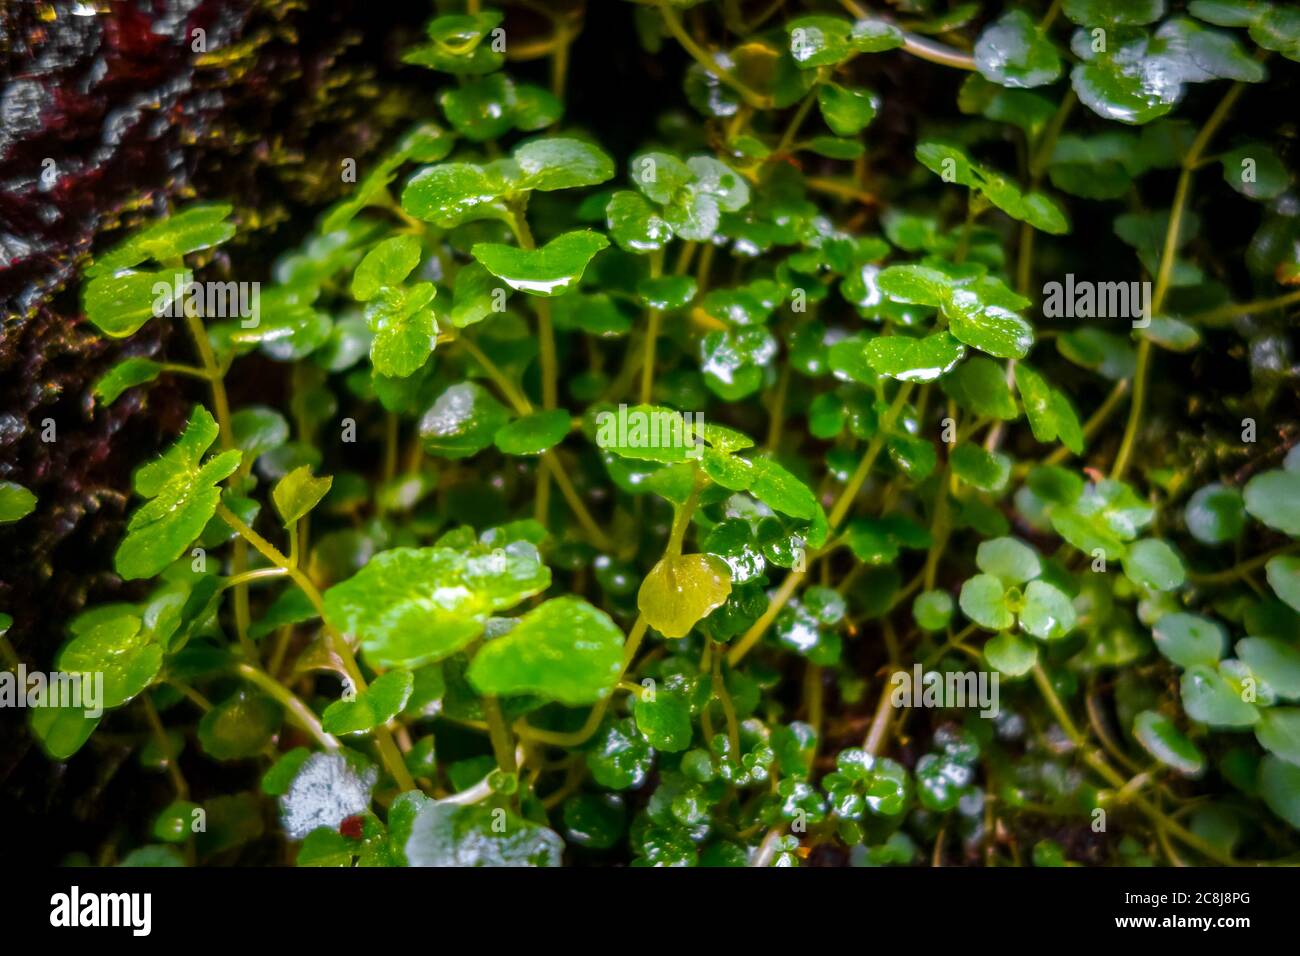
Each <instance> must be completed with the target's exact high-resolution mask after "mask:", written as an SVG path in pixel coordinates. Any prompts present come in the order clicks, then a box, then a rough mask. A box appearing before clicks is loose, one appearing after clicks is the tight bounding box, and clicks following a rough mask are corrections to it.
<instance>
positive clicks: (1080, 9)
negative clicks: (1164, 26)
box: [1061, 0, 1165, 27]
mask: <svg viewBox="0 0 1300 956" xmlns="http://www.w3.org/2000/svg"><path fill="white" fill-rule="evenodd" d="M1061 9H1062V11H1063V12H1064V13H1065V15H1066V16H1067V17H1069V18H1070V19H1071V20H1073V21H1074V22H1075V23H1077V24H1079V26H1083V27H1095V26H1101V27H1118V26H1142V25H1143V24H1145V23H1154V22H1155V21H1157V20H1159V19H1160V18H1161V17H1163V16H1164V15H1165V0H1065V3H1064V4H1063V5H1062V7H1061Z"/></svg>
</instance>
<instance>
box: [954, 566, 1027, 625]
mask: <svg viewBox="0 0 1300 956" xmlns="http://www.w3.org/2000/svg"><path fill="white" fill-rule="evenodd" d="M957 603H958V604H959V605H960V606H961V610H962V613H963V614H965V615H966V616H967V617H968V618H970V619H971V620H972V621H974V622H975V623H976V624H978V625H980V626H981V627H985V628H988V629H989V630H990V631H1005V630H1006V629H1007V628H1009V627H1011V625H1013V624H1014V623H1015V622H1016V619H1015V617H1014V615H1012V613H1011V611H1010V609H1009V608H1008V607H1007V602H1006V589H1005V588H1004V587H1003V585H1002V582H1001V581H999V580H998V579H997V578H995V577H994V576H993V575H991V574H977V575H975V576H974V577H973V578H968V579H967V580H966V581H965V582H964V583H963V584H962V586H961V594H960V596H959V597H958V599H957Z"/></svg>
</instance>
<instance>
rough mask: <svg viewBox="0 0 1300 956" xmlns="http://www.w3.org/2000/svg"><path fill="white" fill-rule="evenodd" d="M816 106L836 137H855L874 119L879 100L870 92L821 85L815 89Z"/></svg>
mask: <svg viewBox="0 0 1300 956" xmlns="http://www.w3.org/2000/svg"><path fill="white" fill-rule="evenodd" d="M817 105H818V107H820V108H821V113H822V119H824V120H825V121H826V125H827V126H829V127H830V128H831V132H833V133H834V134H835V135H836V136H856V135H857V134H858V133H860V132H862V131H863V130H864V129H865V128H866V127H867V125H868V124H869V123H870V122H871V121H872V120H873V119H875V118H876V111H877V110H878V109H879V108H880V98H879V97H878V96H876V94H875V93H873V92H871V91H870V90H864V89H856V88H853V87H843V86H840V85H839V84H838V83H823V84H822V85H821V86H819V87H818V88H817Z"/></svg>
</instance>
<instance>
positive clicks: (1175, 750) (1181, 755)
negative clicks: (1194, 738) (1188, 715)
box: [1133, 710, 1205, 777]
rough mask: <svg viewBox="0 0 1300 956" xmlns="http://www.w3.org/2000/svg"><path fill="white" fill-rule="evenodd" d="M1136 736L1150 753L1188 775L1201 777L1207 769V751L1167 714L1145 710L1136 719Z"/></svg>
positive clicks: (1134, 725)
mask: <svg viewBox="0 0 1300 956" xmlns="http://www.w3.org/2000/svg"><path fill="white" fill-rule="evenodd" d="M1133 736H1134V737H1135V738H1137V742H1138V743H1140V744H1141V745H1142V746H1143V747H1144V748H1145V749H1146V751H1147V753H1149V754H1151V756H1153V757H1155V758H1156V759H1157V760H1159V761H1160V762H1161V763H1162V764H1164V765H1165V766H1166V767H1172V768H1173V769H1174V770H1177V771H1178V772H1179V773H1181V774H1182V775H1183V776H1185V777H1199V776H1200V775H1201V774H1202V773H1203V772H1204V771H1205V755H1204V754H1202V753H1201V752H1200V750H1198V749H1197V748H1196V745H1195V744H1194V743H1192V742H1191V741H1190V740H1188V739H1187V738H1186V737H1185V736H1184V735H1183V734H1182V733H1180V732H1179V730H1178V728H1177V727H1175V726H1174V722H1173V721H1172V720H1170V719H1169V718H1168V717H1166V716H1164V714H1160V713H1157V712H1156V711H1154V710H1144V711H1142V713H1140V714H1138V715H1137V717H1135V718H1134V719H1133Z"/></svg>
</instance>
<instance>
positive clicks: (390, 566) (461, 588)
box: [324, 541, 551, 668]
mask: <svg viewBox="0 0 1300 956" xmlns="http://www.w3.org/2000/svg"><path fill="white" fill-rule="evenodd" d="M550 583H551V573H550V570H549V569H548V568H547V567H546V566H545V565H544V564H542V562H541V559H540V557H539V555H538V553H537V548H536V547H535V546H533V545H532V544H529V543H528V542H524V541H516V542H512V543H511V544H508V545H506V546H505V547H504V548H501V549H498V550H497V551H494V552H491V553H487V554H482V555H479V554H471V555H466V554H463V553H461V552H459V551H455V550H453V549H451V548H444V547H436V548H394V549H391V550H389V551H383V552H380V553H379V554H377V555H375V556H374V557H373V558H371V559H370V561H369V563H368V564H366V566H365V567H364V568H362V569H361V570H360V571H359V572H357V573H356V574H355V575H353V576H352V577H351V578H348V579H347V580H346V581H343V582H342V583H340V584H336V585H334V587H332V588H330V589H329V590H328V591H326V592H325V595H324V598H325V616H326V619H327V620H328V621H329V622H330V624H332V625H333V626H334V627H336V628H338V629H339V630H340V631H342V632H344V633H346V634H352V635H355V636H356V637H358V638H360V640H361V643H362V648H363V650H364V651H365V654H366V657H367V660H369V661H370V662H371V663H372V664H374V665H375V666H377V667H412V668H413V667H418V666H419V665H421V664H426V663H430V662H432V661H436V660H441V659H442V658H444V657H447V656H448V655H450V654H453V653H455V652H456V651H458V650H460V649H461V648H462V647H464V646H465V645H466V644H468V643H469V642H470V641H472V640H474V638H476V637H478V636H479V635H480V634H482V633H483V627H484V625H485V624H486V623H487V619H488V617H489V616H490V615H491V614H492V613H493V612H494V611H501V610H505V609H507V608H510V607H513V606H514V605H516V604H518V603H519V602H520V601H522V600H523V599H524V598H526V597H529V596H531V595H533V594H539V593H541V592H542V591H544V590H546V588H548V587H549V586H550Z"/></svg>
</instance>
